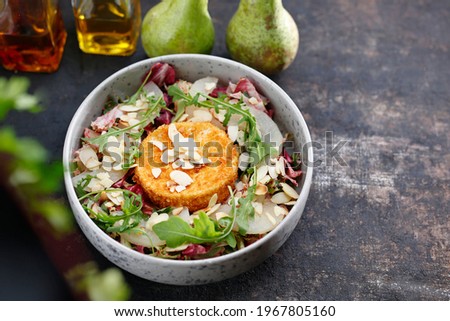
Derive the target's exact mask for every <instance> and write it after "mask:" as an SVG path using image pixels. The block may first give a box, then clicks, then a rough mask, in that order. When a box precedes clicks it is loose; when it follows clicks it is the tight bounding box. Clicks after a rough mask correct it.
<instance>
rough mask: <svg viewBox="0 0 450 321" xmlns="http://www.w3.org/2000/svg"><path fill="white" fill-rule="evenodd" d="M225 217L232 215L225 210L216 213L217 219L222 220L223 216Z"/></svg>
mask: <svg viewBox="0 0 450 321" xmlns="http://www.w3.org/2000/svg"><path fill="white" fill-rule="evenodd" d="M224 217H230V216H229V215H228V214H227V213H225V212H217V213H216V220H220V219H221V218H224Z"/></svg>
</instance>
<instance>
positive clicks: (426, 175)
mask: <svg viewBox="0 0 450 321" xmlns="http://www.w3.org/2000/svg"><path fill="white" fill-rule="evenodd" d="M155 3H156V1H142V5H143V11H144V12H145V11H146V10H148V8H149V7H150V6H152V5H154V4H155ZM237 3H238V1H236V0H235V1H219V0H211V1H210V12H211V15H212V16H213V19H214V22H215V26H216V45H215V48H214V52H213V54H215V55H218V56H223V57H228V53H227V51H226V47H225V40H224V39H225V28H226V25H227V23H228V21H229V19H230V18H231V15H232V13H233V12H234V11H235V9H236V7H237ZM284 4H285V6H286V8H287V9H288V10H289V11H290V12H291V13H292V15H293V17H294V19H295V20H296V21H297V23H298V24H299V26H300V36H301V45H300V53H299V55H298V57H297V59H296V61H295V62H294V64H293V65H292V66H291V67H290V68H289V69H288V70H286V71H285V72H283V73H281V74H280V75H277V76H275V77H273V79H274V80H275V81H276V82H277V83H278V84H279V85H280V86H281V87H283V88H284V89H285V90H286V91H287V93H288V94H290V95H291V97H292V98H293V100H294V101H295V102H296V103H297V104H298V106H299V108H300V110H301V111H302V113H303V115H304V117H305V119H306V121H307V123H308V125H309V127H310V130H311V134H312V136H313V139H314V140H315V141H317V142H318V143H319V144H320V146H322V148H316V150H315V152H316V159H318V160H321V161H322V163H321V164H320V165H319V166H317V168H316V169H315V175H314V179H313V186H312V189H311V193H310V198H309V200H308V203H307V206H306V209H305V212H304V215H303V217H302V219H301V221H300V224H299V225H298V227H297V228H296V229H295V231H294V233H293V234H292V236H291V237H290V238H289V240H288V241H287V242H286V244H285V245H284V246H283V247H282V248H281V249H280V250H279V251H278V252H277V253H276V254H275V255H274V256H273V257H271V258H270V259H268V260H267V261H266V262H264V263H263V264H262V265H260V266H259V267H257V268H255V269H253V270H251V271H249V272H248V273H245V274H243V275H241V276H239V277H236V278H234V279H231V280H227V281H224V282H221V283H217V284H212V285H205V286H196V287H174V286H167V285H160V284H156V283H152V282H148V281H145V280H142V279H139V278H137V277H134V276H131V275H129V274H126V277H127V281H128V282H129V283H130V285H131V286H132V288H133V299H138V300H448V299H450V220H449V217H448V216H449V200H450V188H449V186H450V179H449V178H450V153H449V146H448V143H449V132H450V128H449V120H450V32H449V30H450V2H448V1H433V0H428V1H425V0H422V1H408V0H397V1H375V0H370V1H356V0H354V1H351V0H337V1H325V0H323V1H317V0H309V1H306V0H305V1H294V0H290V1H289V0H285V1H284ZM61 5H62V8H63V10H64V19H65V22H66V28H67V30H68V33H69V37H68V42H67V45H66V48H65V54H64V57H63V61H62V65H61V68H60V70H59V71H58V72H56V73H54V74H51V75H40V74H36V75H34V74H33V75H31V74H27V76H29V77H30V79H31V80H32V84H33V88H34V89H37V88H40V89H41V90H43V91H44V92H45V93H46V94H47V101H46V106H47V107H48V108H47V110H46V111H45V112H43V113H41V114H38V115H35V116H34V115H33V116H30V115H24V114H12V115H10V117H8V119H7V122H8V123H9V124H11V125H13V126H14V127H15V128H16V129H17V132H18V133H20V134H21V135H27V136H32V137H36V138H38V139H39V140H40V141H41V142H43V143H44V144H45V146H47V147H48V148H49V149H50V150H51V151H52V153H53V155H54V157H55V158H58V157H60V155H61V153H62V147H63V140H64V135H65V131H66V129H67V126H68V124H69V122H70V119H71V117H72V115H73V114H74V112H75V110H76V108H77V107H78V105H79V104H80V103H81V101H82V100H83V99H84V98H85V97H86V96H87V94H88V93H89V92H90V91H91V90H92V89H93V88H94V87H95V86H96V85H97V84H98V83H99V82H100V81H101V80H103V79H104V78H105V77H107V76H108V75H110V74H111V73H113V72H115V71H116V70H118V69H120V68H122V67H124V66H126V65H128V64H130V63H132V62H135V61H138V60H141V59H144V58H145V55H144V53H143V50H142V48H141V47H139V50H138V52H137V53H136V54H135V55H133V56H131V57H103V56H90V55H85V54H82V53H81V52H80V51H79V50H78V48H77V40H76V36H75V31H74V22H73V17H72V15H71V11H70V8H69V4H68V1H61ZM11 75H12V74H11V73H9V72H6V71H4V70H1V71H0V76H7V77H9V76H11ZM326 132H332V140H333V141H331V139H328V140H326V138H325V137H326ZM339 141H341V142H342V143H344V142H346V143H345V145H344V147H343V148H342V149H341V150H340V156H341V157H342V159H343V160H344V161H345V162H346V166H342V165H340V164H338V162H336V160H332V159H328V162H327V158H326V155H327V151H328V155H329V152H330V150H331V148H332V147H333V146H336V145H337V144H338V142H339ZM326 142H327V143H328V144H326ZM318 146H319V145H318ZM6 201H7V200H6V199H5V197H3V198H2V203H5V202H6ZM2 215H3V222H6V219H5V217H6V216H15V215H18V214H17V213H16V211H15V209H14V208H13V207H10V206H9V207H5V206H3V207H2ZM8 220H9V219H8ZM11 222H12V223H11V224H12V226H13V228H14V230H15V231H16V232H15V233H9V232H4V231H2V232H0V233H1V237H2V239H6V240H7V242H6V245H5V243H3V245H2V248H3V249H6V248H9V249H10V251H9V252H8V253H20V254H22V256H23V257H25V258H27V259H26V260H20V259H17V258H16V259H11V256H10V257H9V258H10V259H8V260H7V262H5V263H3V260H2V264H1V267H0V269H1V271H2V273H0V275H1V279H0V280H1V284H2V285H5V284H7V285H8V287H9V289H8V290H7V289H5V287H4V286H2V287H1V288H2V291H1V292H2V298H3V299H5V298H14V299H21V298H34V299H40V298H41V299H49V298H52V299H59V298H65V297H67V294H66V293H65V292H64V287H61V286H58V285H54V286H50V287H49V285H48V282H42V280H41V279H40V278H39V277H36V278H35V280H33V281H30V280H29V277H28V276H29V275H33V271H35V270H36V268H35V267H36V266H38V267H42V269H44V268H46V266H47V265H46V264H47V263H46V262H45V257H44V256H43V255H42V254H39V253H38V252H36V249H35V247H33V246H32V244H34V243H35V240H34V239H32V238H30V237H29V236H27V233H29V232H30V231H29V229H28V228H27V227H26V226H23V225H24V223H23V222H22V221H20V220H11ZM1 230H3V229H1ZM24 245H27V246H29V247H27V246H24ZM11 249H12V250H11ZM4 254H5V253H4V251H3V250H2V255H4ZM24 261H25V262H28V264H23V263H24ZM99 261H100V262H101V264H103V265H104V266H108V265H109V263H108V262H106V261H105V260H104V259H102V258H100V257H99ZM18 264H19V265H20V268H17V265H18ZM24 265H25V266H24ZM27 268H28V270H27ZM28 273H29V274H28ZM34 274H36V272H34ZM20 275H27V278H25V279H24V278H20ZM39 275H40V274H39ZM11 276H12V277H11ZM14 276H16V277H15V282H12V281H11V280H13V279H14ZM46 278H48V273H47V274H46ZM6 280H8V281H9V282H8V283H6ZM14 284H15V285H14ZM26 288H28V292H27V293H28V295H26V293H25V291H23V290H21V289H26ZM49 288H52V289H53V295H52V294H51V293H52V292H49V290H48V289H49ZM30 291H31V292H30ZM30 293H31V294H30Z"/></svg>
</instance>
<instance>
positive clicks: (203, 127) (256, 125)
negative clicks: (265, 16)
mask: <svg viewBox="0 0 450 321" xmlns="http://www.w3.org/2000/svg"><path fill="white" fill-rule="evenodd" d="M141 78H142V83H141V86H140V87H139V89H138V90H137V91H136V92H135V93H134V94H133V95H131V96H129V97H123V96H120V95H118V96H114V95H110V96H109V98H108V100H107V101H106V102H105V104H104V107H103V109H102V114H101V115H100V116H98V117H96V118H94V119H92V121H91V123H90V126H88V127H86V128H85V129H84V133H83V137H82V138H81V141H80V147H79V148H78V149H77V150H76V151H75V152H74V153H73V158H72V166H71V176H72V184H73V186H74V188H75V191H76V194H77V197H78V201H79V202H80V204H81V205H82V207H83V209H84V211H85V213H86V215H88V216H89V217H90V219H92V221H93V222H95V224H96V225H97V226H98V227H100V228H101V229H102V230H103V231H104V232H105V233H107V234H108V235H109V236H110V237H111V238H112V239H114V240H116V241H117V242H120V243H121V244H122V245H124V246H125V247H128V248H130V249H132V250H134V251H137V252H140V253H142V254H144V255H148V256H153V257H158V258H165V259H173V260H197V259H206V258H212V257H218V256H222V255H226V254H228V253H232V252H235V251H239V250H241V249H243V248H245V247H247V246H249V245H250V244H252V243H254V242H255V241H257V240H259V239H261V238H263V237H264V236H265V235H266V234H268V233H270V232H271V231H272V230H273V229H274V228H275V227H276V226H277V225H278V224H280V222H281V221H282V220H283V219H284V218H285V217H286V215H287V214H288V212H289V210H290V208H291V207H292V206H293V205H295V203H296V201H297V199H298V197H299V194H298V192H297V191H296V189H295V188H296V187H297V186H298V181H299V178H301V176H302V170H301V163H300V161H299V157H298V156H299V155H298V154H297V153H294V154H290V153H288V151H287V149H286V148H284V146H283V144H284V142H285V140H286V138H287V135H283V134H282V133H281V131H280V129H279V128H278V126H277V124H276V122H275V121H274V120H273V115H274V109H272V108H271V105H270V101H269V100H268V99H267V98H266V97H264V96H263V95H262V94H261V93H259V92H258V90H257V89H256V88H255V85H254V84H253V83H252V81H251V80H250V79H248V78H246V77H242V78H240V79H236V80H235V81H234V82H232V81H230V82H228V83H223V82H221V81H220V80H219V78H218V77H213V76H207V77H202V78H199V79H197V80H195V81H193V82H189V81H187V80H184V79H182V78H179V77H178V76H177V72H176V69H175V68H174V67H173V66H172V65H170V64H168V63H164V62H157V63H155V64H153V65H152V66H151V68H150V71H149V72H147V73H143V74H142V75H141Z"/></svg>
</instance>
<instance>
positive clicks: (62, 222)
mask: <svg viewBox="0 0 450 321" xmlns="http://www.w3.org/2000/svg"><path fill="white" fill-rule="evenodd" d="M33 205H34V207H35V208H36V210H37V211H39V212H40V213H42V215H43V217H44V218H45V219H46V220H47V222H49V223H50V225H51V226H52V228H53V229H54V230H55V231H56V232H57V233H60V234H65V233H70V232H72V231H73V230H74V221H73V215H72V212H70V211H69V210H68V209H67V207H66V205H65V204H64V203H62V202H61V201H59V200H44V201H41V202H39V203H34V204H33Z"/></svg>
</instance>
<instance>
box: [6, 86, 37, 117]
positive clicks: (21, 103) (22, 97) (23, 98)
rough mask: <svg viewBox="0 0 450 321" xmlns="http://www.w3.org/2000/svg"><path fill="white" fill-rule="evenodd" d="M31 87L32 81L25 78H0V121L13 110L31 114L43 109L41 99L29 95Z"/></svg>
mask: <svg viewBox="0 0 450 321" xmlns="http://www.w3.org/2000/svg"><path fill="white" fill-rule="evenodd" d="M29 86H30V81H29V80H28V79H27V78H25V77H11V78H10V79H9V80H7V79H5V78H0V120H2V119H4V118H5V116H6V115H7V113H8V112H9V111H10V110H11V109H15V110H19V111H29V112H37V111H40V110H41V109H42V108H41V107H40V106H39V98H38V97H37V96H35V95H30V94H28V93H27V90H28V88H29Z"/></svg>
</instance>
